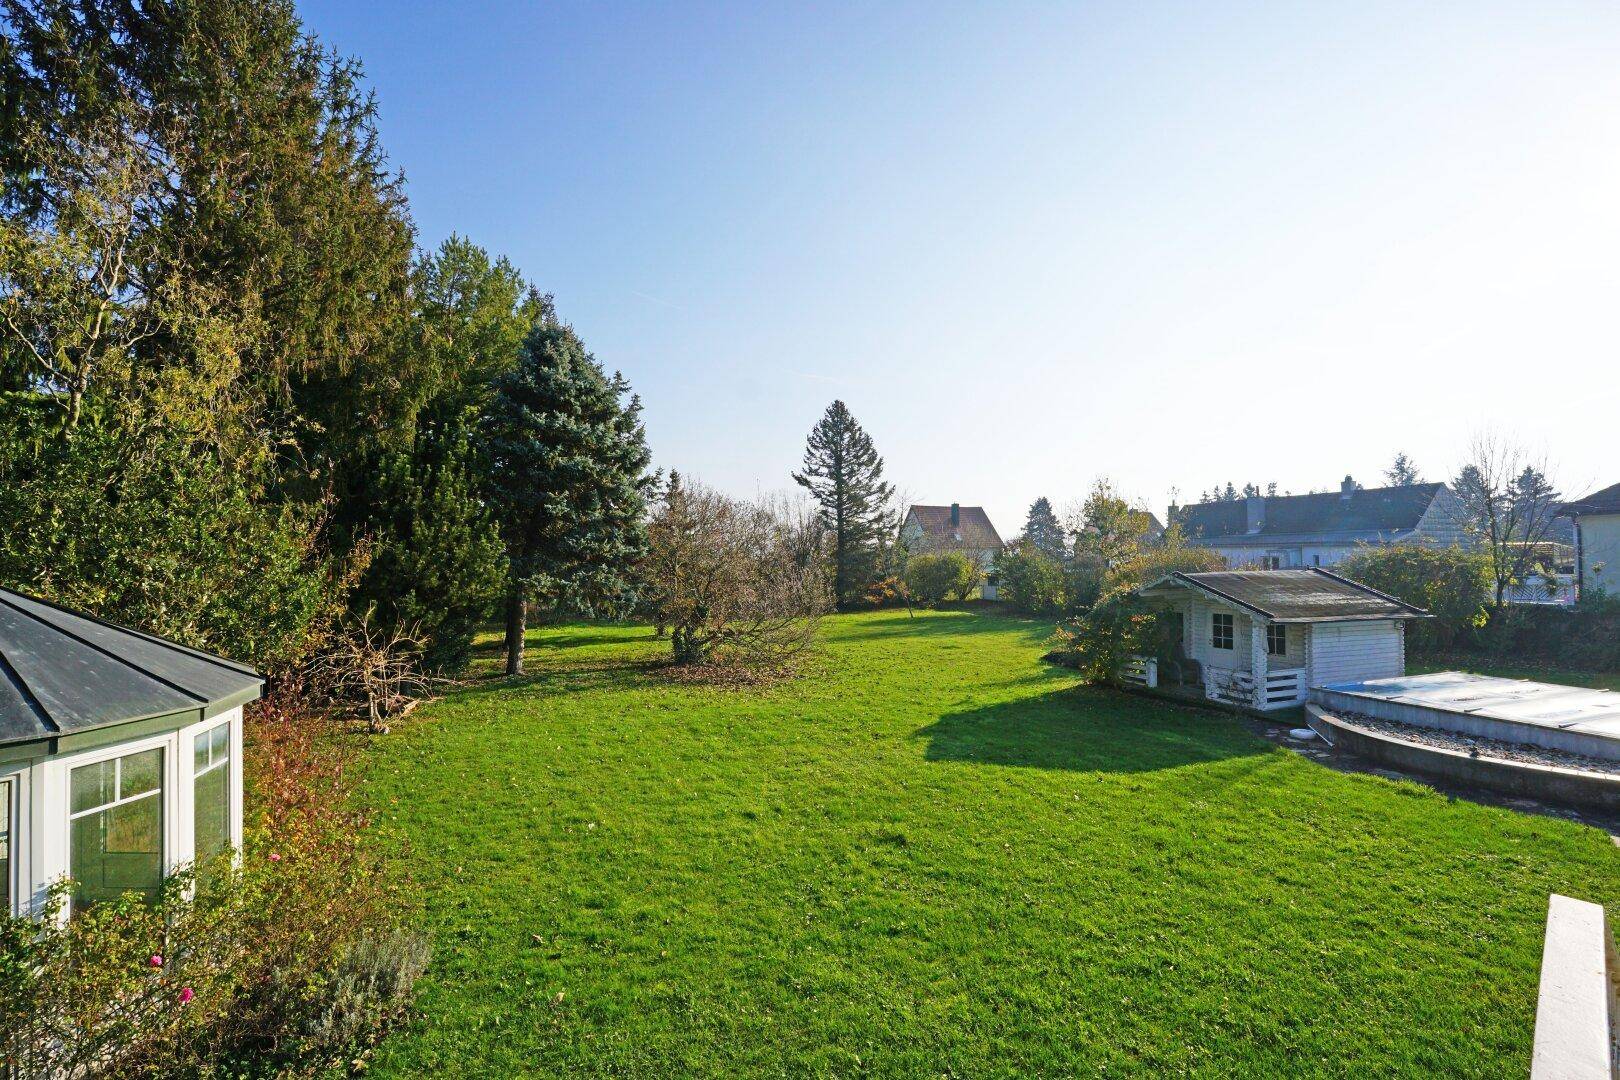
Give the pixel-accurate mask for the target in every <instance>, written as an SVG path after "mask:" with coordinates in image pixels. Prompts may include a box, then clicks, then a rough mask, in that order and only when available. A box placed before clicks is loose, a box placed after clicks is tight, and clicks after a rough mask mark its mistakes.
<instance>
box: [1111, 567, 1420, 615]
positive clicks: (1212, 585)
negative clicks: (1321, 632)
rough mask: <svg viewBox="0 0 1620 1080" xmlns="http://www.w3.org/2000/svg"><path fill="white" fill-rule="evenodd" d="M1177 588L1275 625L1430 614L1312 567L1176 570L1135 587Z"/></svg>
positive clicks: (1163, 592) (1158, 592)
mask: <svg viewBox="0 0 1620 1080" xmlns="http://www.w3.org/2000/svg"><path fill="white" fill-rule="evenodd" d="M1179 589H1192V590H1193V591H1195V592H1200V593H1204V594H1205V595H1208V596H1210V597H1212V598H1213V599H1216V600H1219V601H1222V602H1224V603H1227V604H1231V605H1233V606H1236V607H1240V608H1243V609H1245V610H1247V611H1250V612H1253V613H1254V614H1256V615H1259V616H1261V617H1262V618H1265V619H1269V620H1270V621H1272V622H1278V623H1313V622H1363V621H1367V620H1370V619H1422V618H1427V617H1428V612H1426V611H1424V610H1423V609H1422V608H1418V607H1413V606H1412V605H1411V604H1408V603H1406V602H1405V601H1402V600H1397V599H1396V598H1395V597H1393V596H1389V595H1388V594H1386V593H1381V592H1379V591H1378V590H1377V589H1371V588H1368V587H1367V586H1365V585H1363V584H1361V583H1360V582H1358V581H1351V580H1350V579H1349V578H1347V577H1340V576H1339V575H1338V574H1334V573H1331V572H1329V571H1327V570H1323V569H1321V568H1319V567H1314V566H1312V567H1307V568H1305V569H1302V570H1223V571H1216V572H1213V573H1207V574H1189V573H1186V572H1184V571H1180V570H1178V571H1176V572H1175V573H1173V574H1170V575H1169V576H1167V577H1163V578H1160V579H1159V580H1158V581H1155V582H1153V583H1152V584H1151V585H1144V586H1143V587H1142V588H1141V589H1140V590H1138V591H1139V592H1140V594H1141V595H1143V596H1167V595H1170V594H1171V593H1172V592H1175V591H1176V590H1179Z"/></svg>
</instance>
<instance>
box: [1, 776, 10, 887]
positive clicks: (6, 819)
mask: <svg viewBox="0 0 1620 1080" xmlns="http://www.w3.org/2000/svg"><path fill="white" fill-rule="evenodd" d="M10 914H11V781H10V780H0V915H10Z"/></svg>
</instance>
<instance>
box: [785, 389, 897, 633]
mask: <svg viewBox="0 0 1620 1080" xmlns="http://www.w3.org/2000/svg"><path fill="white" fill-rule="evenodd" d="M793 479H794V480H796V481H797V482H798V483H799V484H800V485H802V486H803V487H804V488H806V489H807V490H808V491H809V492H810V494H811V495H812V496H814V497H815V500H816V502H818V503H820V504H821V520H822V523H823V524H824V525H825V526H826V527H827V529H828V531H829V532H831V533H832V536H833V552H832V557H833V595H834V597H835V598H836V599H837V601H838V602H839V603H840V604H843V603H847V602H848V601H849V600H851V599H853V598H854V597H855V596H857V595H858V594H859V592H860V590H861V588H862V587H863V586H865V585H866V584H867V577H868V576H869V573H870V569H871V566H872V563H873V558H874V555H875V553H876V550H877V547H878V541H879V538H880V535H881V534H882V533H883V531H884V530H885V528H886V523H887V521H888V505H889V500H890V499H891V498H893V497H894V487H893V485H891V484H887V483H884V481H883V459H882V458H881V457H879V456H878V452H877V450H876V449H874V448H873V446H872V439H871V436H869V435H867V433H866V432H865V431H864V430H862V428H861V425H860V424H859V423H857V422H856V420H855V417H854V416H852V415H851V414H850V411H849V409H848V408H847V407H846V406H845V405H844V403H843V402H842V401H834V402H833V403H832V404H831V405H829V406H827V411H826V412H825V413H824V414H822V417H821V419H820V420H819V421H817V423H816V426H815V427H814V428H812V429H811V431H810V437H809V439H808V440H807V444H806V446H805V451H804V468H803V471H802V472H796V473H794V474H793Z"/></svg>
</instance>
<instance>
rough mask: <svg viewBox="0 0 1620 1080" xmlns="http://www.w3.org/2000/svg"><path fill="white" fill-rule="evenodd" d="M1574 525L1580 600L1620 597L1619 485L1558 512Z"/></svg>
mask: <svg viewBox="0 0 1620 1080" xmlns="http://www.w3.org/2000/svg"><path fill="white" fill-rule="evenodd" d="M1558 513H1559V514H1560V516H1562V517H1566V518H1569V519H1570V520H1572V521H1573V522H1574V523H1575V588H1576V591H1577V595H1579V596H1583V597H1584V596H1597V595H1599V594H1602V593H1607V594H1608V595H1610V596H1620V484H1615V485H1614V486H1613V487H1606V488H1604V489H1603V490H1602V491H1596V492H1593V493H1592V494H1590V495H1588V496H1587V497H1586V498H1584V499H1577V500H1576V501H1575V502H1570V503H1565V504H1564V505H1563V506H1560V507H1559V508H1558Z"/></svg>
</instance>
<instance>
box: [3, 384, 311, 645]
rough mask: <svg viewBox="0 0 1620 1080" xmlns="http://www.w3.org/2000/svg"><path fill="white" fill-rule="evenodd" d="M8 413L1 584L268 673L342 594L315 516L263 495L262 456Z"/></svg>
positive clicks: (304, 640) (307, 639)
mask: <svg viewBox="0 0 1620 1080" xmlns="http://www.w3.org/2000/svg"><path fill="white" fill-rule="evenodd" d="M30 411H31V410H28V409H26V408H25V409H22V410H17V409H5V410H4V418H3V419H0V433H3V434H0V520H3V521H5V522H6V529H5V535H4V537H3V539H0V582H4V583H5V584H6V585H8V586H10V587H12V588H16V589H18V590H20V591H23V592H27V593H32V594H34V595H37V596H40V597H42V598H44V599H48V600H54V601H56V602H58V603H62V604H66V605H68V606H70V607H79V608H84V609H86V610H89V611H92V612H95V613H97V614H99V615H101V616H103V617H106V618H109V619H114V620H118V621H121V622H125V623H129V624H132V625H135V626H139V627H142V628H143V629H146V630H148V631H151V632H152V633H156V634H161V635H163V636H165V637H170V638H173V639H175V640H177V641H181V642H184V643H185V644H188V645H193V646H196V647H198V648H204V649H211V650H213V651H216V652H220V653H223V654H225V655H227V656H233V657H238V658H241V659H244V660H250V661H252V662H254V663H257V664H260V665H263V666H264V667H265V668H266V669H268V670H270V671H271V672H277V671H282V670H285V669H286V668H287V667H288V666H290V665H292V664H295V663H297V662H299V661H300V660H302V659H304V658H305V657H307V656H308V655H309V653H310V651H311V649H312V648H313V647H314V645H315V637H316V636H317V634H318V633H319V630H320V626H321V623H322V621H323V620H324V619H325V618H326V617H327V616H328V615H329V614H330V613H331V612H332V611H333V610H335V608H336V606H337V605H338V604H339V603H341V598H340V597H339V596H338V595H336V591H335V590H336V586H335V584H334V583H333V582H332V581H330V580H329V579H328V578H327V577H325V576H324V574H323V573H322V572H321V569H320V564H319V560H318V556H317V553H316V551H315V550H314V533H315V521H314V520H313V515H312V514H311V513H308V512H306V511H304V510H302V509H300V508H299V507H297V506H291V505H281V506H277V505H275V504H273V503H267V502H265V501H263V500H262V495H263V488H262V484H263V483H264V480H263V479H262V478H263V476H264V475H265V471H264V470H265V466H264V463H263V462H255V461H253V460H236V461H220V460H219V459H218V458H217V457H216V456H214V455H213V454H212V453H210V452H208V451H207V450H206V449H204V448H199V447H197V446H194V445H191V444H190V443H188V442H187V441H186V440H184V439H180V438H177V437H174V436H172V435H169V434H166V433H163V432H160V431H148V432H144V433H132V432H127V431H123V430H120V429H117V428H104V427H101V426H83V425H81V426H80V427H79V428H78V429H77V430H75V431H74V432H73V433H72V434H71V435H69V436H63V435H58V434H35V429H34V428H33V426H32V420H31V418H30V415H29V414H30Z"/></svg>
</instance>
